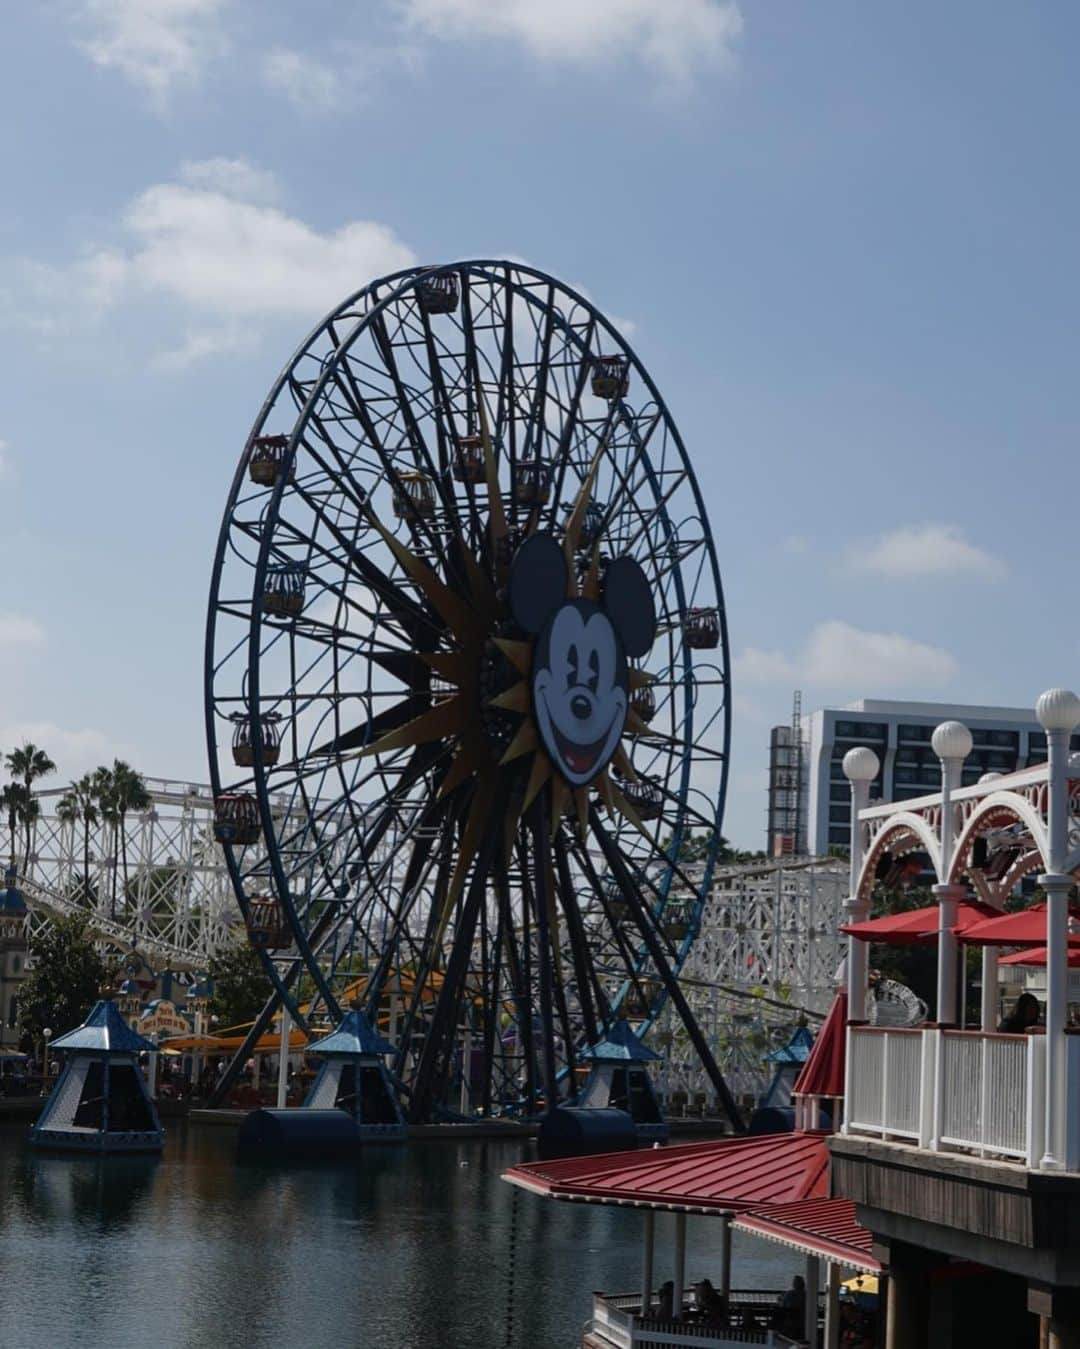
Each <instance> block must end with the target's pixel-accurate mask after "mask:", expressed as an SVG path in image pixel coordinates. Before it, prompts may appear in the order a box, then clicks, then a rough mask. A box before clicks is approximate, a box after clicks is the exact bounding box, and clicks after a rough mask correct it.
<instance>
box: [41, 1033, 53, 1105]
mask: <svg viewBox="0 0 1080 1349" xmlns="http://www.w3.org/2000/svg"><path fill="white" fill-rule="evenodd" d="M41 1038H42V1040H43V1041H44V1045H43V1048H42V1051H41V1094H42V1096H48V1094H49V1041H50V1040H51V1039H52V1027H51V1026H46V1027H45V1029H44V1030H43V1031H42V1032H41Z"/></svg>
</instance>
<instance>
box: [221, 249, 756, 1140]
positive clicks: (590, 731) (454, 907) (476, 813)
mask: <svg viewBox="0 0 1080 1349" xmlns="http://www.w3.org/2000/svg"><path fill="white" fill-rule="evenodd" d="M728 687H729V666H728V651H727V634H726V626H725V618H724V607H723V598H722V592H721V585H720V575H719V570H718V567H717V561H716V556H715V552H714V548H713V541H712V536H711V533H710V529H709V525H708V520H707V518H706V514H705V509H704V505H703V502H702V498H701V494H700V491H699V489H698V486H697V483H696V481H695V478H694V474H693V471H692V468H691V465H690V462H689V459H688V457H687V455H686V452H685V449H684V447H683V444H682V441H681V440H680V437H679V434H678V431H677V430H676V428H675V425H674V423H673V421H672V419H671V417H670V415H669V413H668V411H667V408H666V407H665V405H664V403H663V400H662V399H661V397H660V395H659V393H658V392H657V390H656V387H655V386H654V384H653V382H652V380H651V379H650V378H649V376H648V374H647V372H646V371H645V369H644V368H643V367H642V365H641V364H640V362H639V361H638V360H637V358H636V356H635V355H634V353H633V352H632V351H631V350H630V348H629V347H628V346H627V344H626V343H625V341H624V340H623V339H622V338H621V337H620V335H619V333H618V332H617V331H616V330H615V328H614V327H613V326H612V325H611V324H610V323H609V322H608V321H607V320H606V319H605V318H604V317H603V315H601V314H600V313H599V312H598V311H597V310H596V309H595V308H594V307H593V306H592V305H591V304H589V303H588V302H587V301H586V300H585V299H584V298H583V297H582V296H580V295H579V294H576V293H575V292H574V291H572V290H571V289H569V288H568V287H566V286H564V285H562V284H561V283H559V282H558V281H556V280H554V279H553V278H551V277H549V276H546V275H544V274H543V273H540V272H537V271H535V270H533V269H531V268H527V267H524V266H522V265H520V264H518V263H512V262H505V261H471V262H461V263H455V264H452V265H448V266H440V267H433V268H416V269H412V270H409V271H405V272H400V273H397V274H396V275H394V276H390V277H386V278H384V279H381V280H379V281H376V282H374V283H373V284H371V285H370V286H368V287H366V288H365V289H364V290H362V291H360V292H358V293H357V294H356V295H353V296H351V297H349V298H348V299H347V300H346V301H345V302H344V303H343V304H342V305H341V306H340V307H339V308H338V309H337V310H336V311H335V312H334V313H332V314H331V315H329V316H328V317H327V318H326V319H325V320H324V321H323V322H322V323H321V324H320V325H319V326H318V328H316V329H315V331H314V332H313V333H312V334H311V335H310V337H309V338H308V339H307V341H306V342H305V343H304V345H303V346H302V347H301V349H300V350H299V352H298V353H297V354H296V355H295V356H294V358H293V359H292V361H291V362H290V363H289V365H288V366H287V367H286V369H285V370H284V372H283V373H282V374H281V376H280V377H279V379H278V380H277V382H276V383H275V384H274V386H273V387H272V389H271V391H270V393H269V395H268V397H267V399H266V401H265V403H264V404H263V407H262V409H261V410H260V412H259V415H258V417H257V419H256V422H255V425H254V428H253V430H252V433H251V436H250V437H249V440H248V442H247V444H246V446H245V449H244V453H243V455H242V457H241V461H240V464H239V466H238V468H237V470H236V474H235V477H234V480H233V484H232V489H231V491H230V494H229V498H228V503H227V506H226V510H225V517H224V522H223V525H222V530H221V535H220V539H219V544H218V550H217V555H216V558H215V562H214V570H213V578H212V584H211V594H210V604H209V613H208V622H207V640H206V664H205V696H206V725H207V737H208V750H209V759H210V771H211V775H212V783H213V788H214V792H215V797H216V801H217V828H218V838H219V840H220V841H221V842H222V844H223V846H224V848H225V853H226V861H227V864H228V867H229V871H230V875H231V877H232V881H233V885H234V888H235V890H236V894H237V899H238V901H239V904H240V907H241V910H242V911H243V913H244V916H245V920H246V922H247V927H248V934H249V938H250V940H251V941H252V943H253V944H254V945H255V946H256V947H257V948H258V949H259V950H260V951H261V952H262V954H263V959H264V962H265V964H266V968H267V971H268V973H269V974H270V975H271V978H272V979H273V982H274V987H275V994H274V997H273V999H272V1000H271V1002H270V1004H268V1006H267V1008H266V1009H265V1010H264V1014H263V1017H262V1018H260V1020H259V1022H257V1023H256V1027H255V1028H254V1029H253V1034H258V1033H259V1031H260V1030H261V1029H262V1028H264V1027H265V1026H266V1025H268V1024H269V1019H270V1017H271V1016H272V1014H273V1012H274V1011H275V1010H276V1008H277V1007H279V1006H281V1005H284V1006H285V1007H287V1008H288V1010H289V1012H290V1013H291V1015H292V1017H293V1018H294V1019H296V1020H297V1021H298V1022H299V1023H300V1024H301V1025H305V1024H310V1023H311V1022H312V1021H313V1020H315V1021H318V1020H319V1019H320V1018H322V1017H326V1018H330V1019H333V1018H336V1017H337V1016H338V1015H339V1014H340V1013H341V1011H342V1008H343V1007H344V1006H345V1005H346V1004H347V1003H349V1002H352V1001H353V1000H354V999H356V998H359V999H361V1000H362V1002H363V1004H364V1005H365V1006H366V1008H367V1010H368V1012H369V1014H370V1015H371V1016H372V1017H373V1018H375V1017H378V1018H379V1020H380V1024H381V1026H382V1027H383V1029H384V1031H387V1032H389V1034H390V1038H391V1040H392V1042H393V1043H394V1044H395V1045H396V1062H395V1064H394V1069H395V1072H396V1076H397V1080H398V1082H399V1083H400V1085H401V1087H402V1089H403V1091H404V1092H406V1093H407V1094H408V1096H409V1099H410V1113H411V1116H412V1118H414V1119H426V1118H431V1117H432V1116H433V1115H437V1114H438V1113H439V1112H440V1111H443V1110H445V1109H447V1108H448V1102H450V1100H451V1098H453V1101H454V1103H455V1107H456V1108H459V1109H460V1108H461V1106H462V1105H465V1107H466V1109H471V1110H482V1111H483V1112H484V1113H487V1114H494V1113H499V1112H502V1111H522V1112H526V1113H528V1112H530V1111H533V1110H534V1109H535V1108H536V1107H537V1104H538V1102H539V1101H541V1100H544V1101H546V1102H547V1103H549V1104H550V1103H552V1102H553V1101H554V1100H556V1099H558V1098H559V1096H560V1095H566V1094H568V1093H569V1092H571V1091H572V1082H573V1074H574V1069H575V1067H576V1065H577V1062H578V1059H579V1058H580V1056H581V1054H582V1052H583V1050H585V1049H586V1048H587V1046H588V1045H589V1044H592V1043H595V1042H596V1041H597V1040H599V1039H601V1038H603V1036H604V1034H605V1033H606V1031H607V1030H608V1029H609V1028H610V1027H611V1026H612V1025H613V1023H614V1022H615V1021H616V1020H617V1019H618V1018H620V1017H623V1018H626V1019H627V1020H628V1021H629V1022H630V1023H631V1024H632V1025H633V1026H634V1028H635V1029H636V1030H637V1031H638V1032H639V1033H643V1032H644V1031H645V1030H646V1029H647V1028H648V1027H649V1026H650V1025H651V1024H652V1022H653V1020H654V1019H655V1017H656V1015H657V1014H658V1013H659V1011H660V1009H661V1007H662V1006H663V1004H664V1002H665V1000H666V999H667V998H669V997H670V998H671V999H672V1000H673V1002H674V1003H675V1006H676V1009H677V1010H678V1011H679V1012H680V1014H682V1015H683V1017H684V1019H685V1020H687V1022H688V1030H689V1031H690V1033H691V1036H692V1037H693V1038H694V1040H695V1043H697V1044H698V1047H699V1050H700V1052H701V1053H702V1056H703V1059H705V1060H706V1066H707V1067H708V1065H709V1064H711V1055H709V1052H708V1047H707V1046H706V1045H705V1042H704V1039H703V1038H702V1037H701V1036H700V1035H699V1034H698V1032H697V1030H696V1026H694V1025H693V1018H692V1016H691V1014H690V1011H689V1008H688V1007H687V1006H686V1004H685V1001H684V1000H683V998H682V996H681V993H680V991H679V988H678V984H677V977H676V976H677V974H678V971H679V969H680V967H681V965H682V963H683V961H684V960H685V958H686V955H687V953H688V951H689V948H690V945H691V943H692V941H693V938H694V935H695V932H696V929H697V925H698V922H699V918H700V913H701V909H702V905H703V903H704V898H705V895H706V893H707V891H708V888H709V885H710V881H711V875H712V870H713V865H714V861H715V856H716V851H717V847H718V844H719V839H720V825H721V818H722V812H723V803H724V794H725V787H726V781H727V764H728V743H729V734H730V727H729V703H728ZM692 833H693V834H694V836H695V838H696V844H695V847H694V850H693V852H694V861H693V863H689V862H685V861H683V860H680V859H682V858H684V857H685V856H686V853H687V848H686V844H687V841H688V838H689V837H690V835H691V834H692ZM242 1052H243V1051H242ZM716 1076H717V1077H718V1076H719V1074H718V1070H717V1071H716ZM458 1083H460V1089H459V1087H458V1085H457V1084H458ZM721 1085H722V1083H721Z"/></svg>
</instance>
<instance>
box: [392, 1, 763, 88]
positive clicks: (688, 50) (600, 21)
mask: <svg viewBox="0 0 1080 1349" xmlns="http://www.w3.org/2000/svg"><path fill="white" fill-rule="evenodd" d="M398 8H399V10H400V11H401V13H402V14H403V16H404V17H405V19H406V21H407V22H408V23H409V24H410V25H411V26H412V27H413V28H415V29H419V30H420V31H422V32H424V33H426V34H428V35H430V36H433V37H441V38H462V39H469V38H502V39H510V40H512V41H517V42H520V43H521V44H522V45H523V46H524V47H525V48H526V49H527V50H528V51H529V52H530V53H531V54H532V55H533V56H534V57H536V58H537V59H538V60H540V61H546V62H569V63H572V64H575V65H582V66H595V65H603V64H606V63H608V62H611V61H614V60H617V59H620V58H623V57H627V56H629V57H633V58H636V59H637V60H639V61H640V62H641V63H642V64H643V65H645V66H647V67H649V68H650V69H651V70H653V71H654V72H655V73H656V74H658V75H659V76H660V77H661V78H662V79H663V80H665V81H666V82H668V83H672V84H683V83H685V82H686V81H687V80H688V79H689V78H690V76H691V75H692V74H693V73H694V71H695V70H696V69H698V68H700V67H705V66H710V65H725V64H728V63H730V61H731V59H732V53H733V48H734V45H735V42H736V40H737V39H738V37H739V35H740V33H741V32H742V15H741V13H740V12H739V8H738V6H737V4H735V3H734V0H587V2H586V3H583V2H582V0H543V3H537V0H498V3H495V4H493V3H492V0H398Z"/></svg>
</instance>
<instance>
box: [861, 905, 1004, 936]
mask: <svg viewBox="0 0 1080 1349" xmlns="http://www.w3.org/2000/svg"><path fill="white" fill-rule="evenodd" d="M938 914H939V910H938V906H937V905H936V904H928V905H926V907H925V908H922V909H909V910H908V911H907V913H886V914H883V915H882V917H880V918H870V919H868V920H867V921H866V922H865V923H844V924H842V925H841V928H840V931H841V932H846V933H847V934H848V936H849V937H854V938H855V939H856V940H857V941H872V942H884V943H885V944H886V945H889V946H915V945H918V944H920V943H925V944H926V945H929V944H930V943H931V942H935V941H937V935H938V925H939V923H940V921H941V920H940V918H939V916H938ZM1000 914H1001V911H1000V909H995V908H992V907H991V906H990V905H989V904H984V903H983V902H982V900H980V899H964V900H961V901H960V903H959V904H957V906H956V924H955V926H954V927H953V931H954V932H955V933H957V934H958V935H962V934H963V933H964V932H965V931H966V929H967V928H969V927H971V926H972V925H973V924H974V923H981V922H983V921H984V920H985V919H987V918H998V917H1000ZM964 940H967V939H966V937H965V938H964Z"/></svg>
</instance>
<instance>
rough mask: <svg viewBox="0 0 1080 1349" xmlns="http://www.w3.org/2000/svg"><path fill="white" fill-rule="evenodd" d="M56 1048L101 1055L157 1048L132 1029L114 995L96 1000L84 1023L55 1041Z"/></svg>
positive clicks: (132, 1052) (138, 1051)
mask: <svg viewBox="0 0 1080 1349" xmlns="http://www.w3.org/2000/svg"><path fill="white" fill-rule="evenodd" d="M52 1047H53V1049H81V1050H84V1051H87V1052H90V1053H97V1054H139V1053H141V1052H142V1051H143V1050H144V1049H148V1050H154V1049H156V1048H157V1046H156V1045H152V1044H151V1043H150V1041H149V1040H147V1039H145V1038H144V1037H143V1036H141V1035H139V1034H138V1032H136V1031H133V1030H132V1029H131V1027H130V1026H129V1025H128V1023H127V1022H126V1021H125V1020H124V1018H123V1017H122V1016H121V1015H120V1013H119V1012H118V1011H117V1009H116V1004H115V1003H114V1002H113V1001H112V1000H111V999H110V998H102V999H101V1001H100V1002H96V1003H95V1004H94V1006H93V1007H92V1008H91V1011H90V1015H89V1016H88V1017H87V1018H86V1020H85V1021H84V1022H83V1023H82V1025H81V1026H79V1027H78V1028H77V1029H76V1030H70V1031H68V1033H67V1034H66V1035H61V1036H60V1038H59V1039H58V1040H54V1041H53V1042H52Z"/></svg>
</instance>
